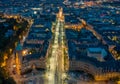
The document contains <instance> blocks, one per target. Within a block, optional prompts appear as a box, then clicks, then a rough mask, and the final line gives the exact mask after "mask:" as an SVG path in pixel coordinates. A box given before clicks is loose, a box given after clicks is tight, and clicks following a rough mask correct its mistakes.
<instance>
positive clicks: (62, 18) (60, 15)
mask: <svg viewBox="0 0 120 84" xmlns="http://www.w3.org/2000/svg"><path fill="white" fill-rule="evenodd" d="M57 20H58V21H62V22H64V14H63V8H60V9H59V13H58V14H57Z"/></svg>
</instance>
